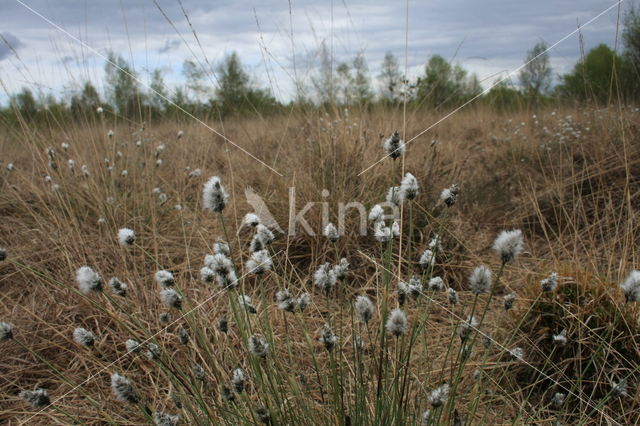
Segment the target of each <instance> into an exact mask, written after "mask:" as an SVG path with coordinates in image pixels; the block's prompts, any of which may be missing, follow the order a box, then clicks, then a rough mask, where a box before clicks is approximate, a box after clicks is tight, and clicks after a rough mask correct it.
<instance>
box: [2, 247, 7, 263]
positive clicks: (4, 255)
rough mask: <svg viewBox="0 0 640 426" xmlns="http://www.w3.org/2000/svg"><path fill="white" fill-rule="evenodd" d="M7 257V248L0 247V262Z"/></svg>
mask: <svg viewBox="0 0 640 426" xmlns="http://www.w3.org/2000/svg"><path fill="white" fill-rule="evenodd" d="M6 259H7V250H6V249H4V248H2V247H0V262H2V261H3V260H6Z"/></svg>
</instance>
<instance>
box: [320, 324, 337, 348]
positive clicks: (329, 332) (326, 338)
mask: <svg viewBox="0 0 640 426" xmlns="http://www.w3.org/2000/svg"><path fill="white" fill-rule="evenodd" d="M337 341H338V336H336V335H335V334H334V333H333V329H332V328H331V326H330V325H329V324H325V325H324V326H323V327H322V333H321V334H320V342H321V343H322V344H323V345H324V348H325V349H326V350H327V351H329V352H331V351H332V350H333V348H334V347H335V345H336V342H337Z"/></svg>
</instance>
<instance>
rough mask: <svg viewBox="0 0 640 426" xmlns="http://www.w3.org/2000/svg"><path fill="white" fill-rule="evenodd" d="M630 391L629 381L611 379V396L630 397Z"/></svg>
mask: <svg viewBox="0 0 640 426" xmlns="http://www.w3.org/2000/svg"><path fill="white" fill-rule="evenodd" d="M628 396H629V392H628V390H627V381H626V380H625V379H622V380H620V382H616V381H614V380H612V381H611V397H612V398H618V397H624V398H626V397H628Z"/></svg>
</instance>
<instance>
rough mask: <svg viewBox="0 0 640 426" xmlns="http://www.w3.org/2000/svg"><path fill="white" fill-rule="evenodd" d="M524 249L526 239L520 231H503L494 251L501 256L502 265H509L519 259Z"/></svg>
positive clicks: (495, 243)
mask: <svg viewBox="0 0 640 426" xmlns="http://www.w3.org/2000/svg"><path fill="white" fill-rule="evenodd" d="M523 248H524V237H523V236H522V231H521V230H519V229H514V230H512V231H502V232H501V233H500V234H499V235H498V237H497V238H496V240H495V241H494V243H493V249H494V250H495V251H496V253H498V255H499V256H500V260H501V261H502V263H507V262H509V261H511V260H513V259H515V258H516V257H518V256H519V255H520V253H522V250H523Z"/></svg>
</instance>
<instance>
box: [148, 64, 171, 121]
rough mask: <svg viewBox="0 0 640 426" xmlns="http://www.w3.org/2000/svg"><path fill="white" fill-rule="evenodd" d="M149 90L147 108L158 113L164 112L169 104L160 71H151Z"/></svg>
mask: <svg viewBox="0 0 640 426" xmlns="http://www.w3.org/2000/svg"><path fill="white" fill-rule="evenodd" d="M149 88H150V89H151V90H150V91H149V106H151V108H153V109H155V110H156V111H158V112H161V111H164V110H165V109H166V108H167V104H168V103H169V102H168V101H167V99H168V96H167V89H166V85H165V83H164V77H163V76H162V71H161V70H159V69H155V70H153V72H152V73H151V84H150V85H149Z"/></svg>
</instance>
